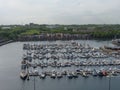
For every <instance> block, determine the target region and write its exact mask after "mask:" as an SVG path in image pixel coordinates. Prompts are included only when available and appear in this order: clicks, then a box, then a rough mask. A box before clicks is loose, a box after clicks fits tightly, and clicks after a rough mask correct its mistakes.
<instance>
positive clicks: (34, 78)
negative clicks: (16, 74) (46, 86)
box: [34, 77, 36, 90]
mask: <svg viewBox="0 0 120 90" xmlns="http://www.w3.org/2000/svg"><path fill="white" fill-rule="evenodd" d="M34 90H36V89H35V77H34Z"/></svg>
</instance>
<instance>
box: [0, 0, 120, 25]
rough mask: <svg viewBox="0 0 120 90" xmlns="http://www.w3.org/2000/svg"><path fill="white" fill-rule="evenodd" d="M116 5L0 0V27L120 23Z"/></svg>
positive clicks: (98, 0) (104, 0)
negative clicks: (9, 25) (2, 25)
mask: <svg viewBox="0 0 120 90" xmlns="http://www.w3.org/2000/svg"><path fill="white" fill-rule="evenodd" d="M119 6H120V1H119V0H0V24H25V23H29V22H34V23H40V24H42V23H49V24H55V23H58V24H93V23H95V24H96V23H97V24H99V23H102V24H105V23H106V24H107V23H119V24H120V20H119V16H120V9H119Z"/></svg>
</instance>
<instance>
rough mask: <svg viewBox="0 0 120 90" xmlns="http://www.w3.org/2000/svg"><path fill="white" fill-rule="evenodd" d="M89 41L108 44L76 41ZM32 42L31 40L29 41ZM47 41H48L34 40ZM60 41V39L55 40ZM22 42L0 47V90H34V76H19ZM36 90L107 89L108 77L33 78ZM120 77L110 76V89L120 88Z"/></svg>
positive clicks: (116, 89)
mask: <svg viewBox="0 0 120 90" xmlns="http://www.w3.org/2000/svg"><path fill="white" fill-rule="evenodd" d="M78 42H81V43H89V44H90V45H91V46H95V47H99V46H103V45H110V42H109V41H93V40H90V41H89V40H88V41H78ZM30 43H33V42H30ZM36 43H49V42H36ZM57 43H61V41H57ZM23 44H24V42H16V43H11V44H7V45H4V46H1V47H0V90H34V88H33V87H34V86H33V83H34V81H33V80H34V78H30V80H29V81H27V80H26V81H22V80H21V79H20V77H19V72H20V62H21V58H22V54H23V50H22V46H23ZM35 81H36V82H35V83H36V90H108V85H109V83H108V82H109V78H108V77H103V78H99V77H92V76H90V77H89V78H83V77H81V76H79V78H77V79H71V80H70V79H68V78H67V77H64V78H62V79H51V78H49V77H47V78H46V79H44V80H42V79H40V78H39V77H36V78H35ZM119 83H120V77H112V78H111V90H120V85H119Z"/></svg>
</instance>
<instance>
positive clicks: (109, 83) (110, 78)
mask: <svg viewBox="0 0 120 90" xmlns="http://www.w3.org/2000/svg"><path fill="white" fill-rule="evenodd" d="M110 85H111V75H110V77H109V90H111V86H110Z"/></svg>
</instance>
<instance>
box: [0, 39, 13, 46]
mask: <svg viewBox="0 0 120 90" xmlns="http://www.w3.org/2000/svg"><path fill="white" fill-rule="evenodd" d="M12 42H14V41H13V40H5V41H3V42H0V46H3V45H6V44H9V43H12Z"/></svg>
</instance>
